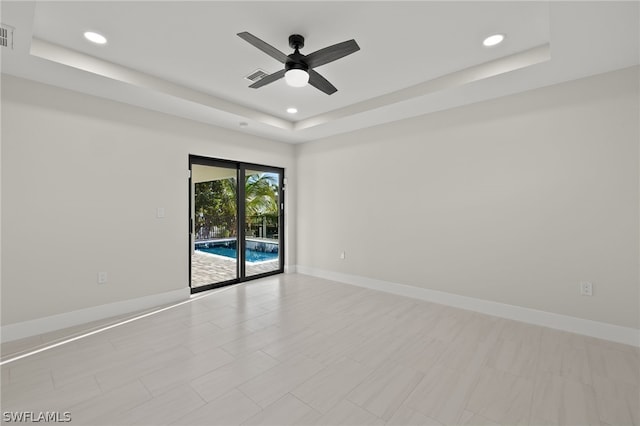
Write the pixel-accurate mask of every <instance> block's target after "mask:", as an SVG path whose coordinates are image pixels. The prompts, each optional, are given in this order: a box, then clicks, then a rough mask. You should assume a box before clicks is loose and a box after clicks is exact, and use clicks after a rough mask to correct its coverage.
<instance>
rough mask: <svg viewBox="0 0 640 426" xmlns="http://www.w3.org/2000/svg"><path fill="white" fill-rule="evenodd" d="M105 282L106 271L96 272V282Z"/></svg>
mask: <svg viewBox="0 0 640 426" xmlns="http://www.w3.org/2000/svg"><path fill="white" fill-rule="evenodd" d="M106 283H107V273H106V272H98V284H106Z"/></svg>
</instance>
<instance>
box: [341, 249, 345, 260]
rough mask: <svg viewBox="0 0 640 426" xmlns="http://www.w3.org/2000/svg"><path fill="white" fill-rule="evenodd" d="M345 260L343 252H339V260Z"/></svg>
mask: <svg viewBox="0 0 640 426" xmlns="http://www.w3.org/2000/svg"><path fill="white" fill-rule="evenodd" d="M345 258H346V255H345V252H344V251H341V252H340V259H342V260H344V259H345Z"/></svg>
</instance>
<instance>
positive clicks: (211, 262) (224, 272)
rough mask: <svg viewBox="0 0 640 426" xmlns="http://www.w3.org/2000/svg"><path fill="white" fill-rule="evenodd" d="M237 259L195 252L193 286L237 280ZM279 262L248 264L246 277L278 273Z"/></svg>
mask: <svg viewBox="0 0 640 426" xmlns="http://www.w3.org/2000/svg"><path fill="white" fill-rule="evenodd" d="M236 264H237V262H236V259H232V258H230V257H224V256H215V255H211V254H208V253H203V252H201V251H198V250H196V251H194V252H193V256H191V286H192V287H200V286H202V285H207V284H212V283H219V282H223V281H228V280H233V279H235V278H236ZM278 268H279V262H278V260H277V259H276V260H271V261H266V262H257V263H251V262H247V265H246V275H247V276H248V277H249V276H251V275H258V274H262V273H265V272H271V271H277V270H278Z"/></svg>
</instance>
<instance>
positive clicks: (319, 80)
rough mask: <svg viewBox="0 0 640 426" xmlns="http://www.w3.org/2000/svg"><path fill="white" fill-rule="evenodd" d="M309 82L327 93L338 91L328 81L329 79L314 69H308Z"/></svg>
mask: <svg viewBox="0 0 640 426" xmlns="http://www.w3.org/2000/svg"><path fill="white" fill-rule="evenodd" d="M309 84H310V85H312V86H313V87H315V88H316V89H318V90H320V91H322V92H324V93H326V94H327V95H332V94H334V93H336V92H337V91H338V89H336V87H335V86H334V85H333V84H331V83H329V80H327V79H326V78H324V77H323V76H321V75H320V74H318V73H317V72H316V71H314V70H309Z"/></svg>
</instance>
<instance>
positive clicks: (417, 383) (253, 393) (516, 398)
mask: <svg viewBox="0 0 640 426" xmlns="http://www.w3.org/2000/svg"><path fill="white" fill-rule="evenodd" d="M12 345H13V347H14V348H17V347H20V345H21V342H15V343H13V344H12ZM22 345H23V346H24V342H22ZM3 349H4V347H3ZM639 365H640V350H639V349H637V348H634V347H630V346H625V345H620V344H616V343H612V342H608V341H603V340H598V339H593V338H588V337H584V336H580V335H575V334H570V333H565V332H560V331H556V330H552V329H549V328H543V327H538V326H532V325H528V324H524V323H519V322H515V321H510V320H504V319H500V318H495V317H491V316H487V315H481V314H478V313H474V312H469V311H464V310H461V309H455V308H450V307H446V306H441V305H436V304H432V303H427V302H424V301H419V300H414V299H409V298H405V297H400V296H395V295H390V294H386V293H380V292H376V291H372V290H367V289H363V288H359V287H354V286H350V285H346V284H340V283H335V282H331V281H326V280H322V279H317V278H312V277H309V276H304V275H297V274H292V275H277V276H273V277H269V278H265V279H260V280H256V281H252V282H249V283H246V284H242V285H236V286H231V287H226V288H224V289H222V290H219V291H215V292H212V293H210V294H208V295H207V296H205V297H202V298H198V299H193V301H192V302H191V303H187V304H184V305H181V306H178V307H175V308H173V309H170V310H167V311H164V312H161V313H159V314H157V315H154V316H150V317H147V318H144V319H141V320H139V321H135V322H131V323H129V324H126V325H123V326H121V327H118V328H114V329H111V330H109V331H106V332H103V333H100V334H96V335H93V336H90V337H88V338H85V339H82V340H78V341H75V342H73V343H70V344H67V345H64V346H61V347H58V348H55V349H52V350H49V351H46V352H43V353H40V354H37V355H34V356H32V357H29V358H25V359H22V360H19V361H16V362H13V363H10V364H7V365H4V366H3V367H2V410H3V412H23V411H30V412H36V413H38V412H40V411H50V412H51V411H57V412H60V413H64V412H67V411H68V412H69V413H70V416H71V418H72V424H77V425H97V424H109V425H124V424H148V425H160V424H179V425H201V424H202V425H205V424H206V425H215V424H220V425H239V424H246V425H249V424H251V425H257V424H264V425H287V424H291V425H293V424H296V425H307V424H309V425H310V424H324V425H339V424H348V425H384V424H387V425H404V424H412V425H440V424H442V425H452V424H474V425H479V424H501V425H515V424H536V425H537V424H545V425H547V424H550V425H560V424H562V425H595V424H597V425H604V424H607V425H627V424H636V425H637V424H640V407H639V406H638V404H639V403H638V401H639V394H638V387H639V385H640V371H639Z"/></svg>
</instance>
